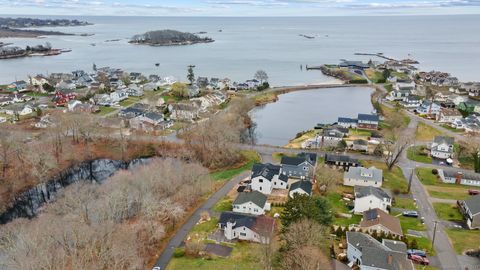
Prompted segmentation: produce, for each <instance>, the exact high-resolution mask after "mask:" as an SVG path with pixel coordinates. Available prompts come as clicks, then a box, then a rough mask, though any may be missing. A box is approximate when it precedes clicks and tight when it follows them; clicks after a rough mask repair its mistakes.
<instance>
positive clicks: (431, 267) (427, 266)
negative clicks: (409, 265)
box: [415, 264, 439, 270]
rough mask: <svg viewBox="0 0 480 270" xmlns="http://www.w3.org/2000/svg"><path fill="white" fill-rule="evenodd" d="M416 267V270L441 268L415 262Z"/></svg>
mask: <svg viewBox="0 0 480 270" xmlns="http://www.w3.org/2000/svg"><path fill="white" fill-rule="evenodd" d="M415 269H416V270H439V268H436V267H433V266H431V265H420V264H415Z"/></svg>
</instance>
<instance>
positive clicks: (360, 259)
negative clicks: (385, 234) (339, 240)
mask: <svg viewBox="0 0 480 270" xmlns="http://www.w3.org/2000/svg"><path fill="white" fill-rule="evenodd" d="M347 258H348V260H349V261H350V264H349V265H352V266H353V265H356V266H357V267H358V269H360V270H399V269H402V270H414V269H415V267H414V265H413V262H412V261H411V260H409V259H408V257H407V246H406V245H405V243H403V242H400V241H392V240H387V239H383V240H382V243H380V242H379V241H377V240H376V239H375V238H373V237H372V236H370V235H368V234H365V233H361V232H347Z"/></svg>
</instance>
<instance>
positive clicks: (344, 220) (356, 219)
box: [333, 215, 362, 227]
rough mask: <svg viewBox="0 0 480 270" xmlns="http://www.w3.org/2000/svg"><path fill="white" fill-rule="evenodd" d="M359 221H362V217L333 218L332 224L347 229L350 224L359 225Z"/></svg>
mask: <svg viewBox="0 0 480 270" xmlns="http://www.w3.org/2000/svg"><path fill="white" fill-rule="evenodd" d="M360 221H362V216H360V215H353V216H352V217H351V218H342V217H335V218H334V220H333V224H335V225H340V226H344V227H348V226H349V225H351V224H359V223H360Z"/></svg>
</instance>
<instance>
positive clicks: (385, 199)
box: [353, 186, 392, 215]
mask: <svg viewBox="0 0 480 270" xmlns="http://www.w3.org/2000/svg"><path fill="white" fill-rule="evenodd" d="M354 193H355V207H354V210H353V211H354V213H355V214H360V215H361V214H363V212H365V211H368V210H370V209H375V208H379V209H381V210H383V211H385V212H387V213H388V212H389V209H390V207H391V206H392V195H391V194H390V192H389V191H387V190H384V189H381V188H378V187H372V186H355V187H354Z"/></svg>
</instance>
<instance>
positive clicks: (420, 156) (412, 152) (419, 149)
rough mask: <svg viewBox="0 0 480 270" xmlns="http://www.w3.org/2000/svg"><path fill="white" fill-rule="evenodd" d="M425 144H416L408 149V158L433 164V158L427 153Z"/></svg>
mask: <svg viewBox="0 0 480 270" xmlns="http://www.w3.org/2000/svg"><path fill="white" fill-rule="evenodd" d="M424 151H425V146H414V147H410V148H408V149H407V158H408V159H410V160H413V161H417V162H422V163H428V164H432V158H431V157H430V156H428V155H426V154H425V152H424Z"/></svg>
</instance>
